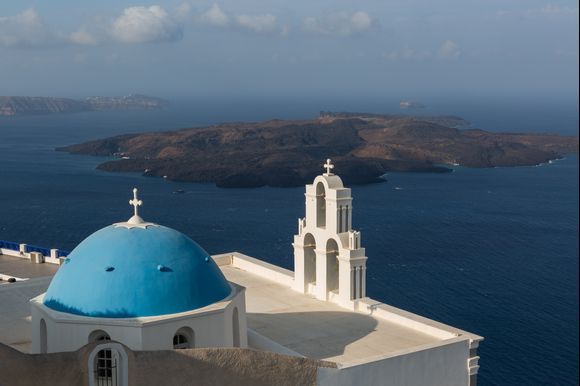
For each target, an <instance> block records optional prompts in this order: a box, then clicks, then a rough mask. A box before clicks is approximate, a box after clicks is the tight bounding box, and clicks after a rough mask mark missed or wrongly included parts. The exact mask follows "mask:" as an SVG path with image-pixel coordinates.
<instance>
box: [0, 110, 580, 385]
mask: <svg viewBox="0 0 580 386" xmlns="http://www.w3.org/2000/svg"><path fill="white" fill-rule="evenodd" d="M430 105H435V106H436V107H437V108H431V109H427V110H425V111H421V113H425V114H436V113H444V114H457V115H462V116H464V117H465V118H467V119H469V120H470V121H471V122H472V124H473V125H474V126H476V127H480V128H483V129H489V130H505V131H525V130H529V131H534V132H539V131H555V132H560V133H563V134H577V132H578V111H577V108H576V107H570V106H573V104H571V105H570V106H568V107H567V108H563V107H562V106H561V105H556V106H555V107H553V108H552V109H550V107H549V106H548V107H547V106H546V105H543V104H539V105H534V104H520V105H517V106H516V105H514V106H511V105H506V104H501V103H497V104H493V103H491V102H490V103H489V104H488V105H482V104H481V102H471V103H469V102H464V103H463V104H460V103H459V104H448V105H445V104H444V103H439V105H437V103H435V102H434V104H430ZM394 106H396V105H394V104H391V105H389V106H383V105H382V104H381V103H379V102H375V103H374V104H373V103H370V102H369V103H366V102H364V101H354V102H350V103H349V102H348V101H342V102H335V103H334V104H333V103H323V102H320V103H318V104H316V103H312V102H307V101H294V102H293V103H290V102H288V101H280V102H272V101H269V102H259V101H246V102H244V103H242V102H240V101H229V102H228V101H222V102H219V101H214V102H211V101H205V102H202V101H195V102H194V101H190V102H179V103H175V104H174V105H173V107H171V108H169V109H167V110H162V111H146V112H94V113H80V114H71V115H51V116H34V117H16V118H1V117H0V239H4V240H10V241H16V242H27V243H29V244H34V245H39V246H44V247H57V248H62V249H72V248H74V246H75V245H76V244H78V243H79V242H80V241H81V240H82V239H83V238H85V237H86V236H88V235H89V234H91V233H92V232H94V231H96V230H98V229H100V228H102V227H104V226H106V225H109V224H111V223H113V222H118V221H122V220H125V219H127V218H128V217H130V215H131V213H132V208H131V207H129V205H128V204H127V201H128V199H129V198H130V196H131V189H132V188H133V187H134V186H137V187H139V189H140V192H141V196H142V199H143V200H144V206H143V207H142V209H141V213H142V215H143V217H144V218H145V219H147V220H150V221H154V222H158V223H161V224H164V225H167V226H170V227H173V228H175V229H178V230H180V231H182V232H184V233H186V234H187V235H189V236H190V237H192V238H193V239H194V240H196V241H197V242H198V243H199V244H201V245H202V246H203V247H204V248H205V249H207V250H208V251H209V252H210V253H219V252H228V251H234V250H235V251H240V252H243V253H246V254H249V255H252V256H256V257H258V258H261V259H265V260H267V261H270V262H272V263H274V264H278V265H281V266H284V267H287V268H293V258H292V247H291V245H290V243H291V240H292V235H293V234H294V233H295V232H296V223H297V222H296V219H297V218H298V217H302V216H303V213H304V196H303V192H304V190H303V188H286V189H279V188H259V189H228V190H224V189H218V188H216V187H214V186H213V185H211V184H191V183H175V182H169V181H164V180H162V179H157V178H147V177H142V176H140V175H138V174H111V173H105V172H100V171H97V170H95V167H96V166H97V165H98V164H99V163H100V162H102V161H103V159H102V158H97V157H89V156H78V155H69V154H66V153H61V152H55V151H54V148H55V147H56V146H61V145H66V144H72V143H77V142H80V141H85V140H88V139H95V138H102V137H105V136H110V135H114V134H121V133H127V132H139V131H160V130H168V129H176V128H182V127H191V126H197V125H206V124H210V123H217V122H223V121H235V120H261V119H267V118H310V117H312V116H315V115H316V114H317V113H318V111H319V110H350V111H354V110H359V111H363V110H366V111H372V112H385V113H389V112H391V113H392V112H399V111H398V109H397V108H396V107H394ZM365 107H366V108H365ZM321 163H322V160H321ZM321 170H322V169H321ZM336 172H337V173H339V174H340V170H339V169H337V170H336ZM387 179H388V182H386V183H382V184H374V185H367V186H354V187H352V189H353V196H354V216H353V217H354V218H353V224H354V227H355V228H356V229H359V230H361V231H362V240H363V246H365V247H366V250H367V256H368V257H369V260H368V271H367V272H368V275H369V276H368V286H367V288H368V295H369V296H371V297H373V298H375V299H379V300H382V301H384V302H386V303H388V304H392V305H394V306H397V307H401V308H403V309H406V310H410V311H412V312H416V313H419V314H421V315H424V316H427V317H430V318H433V319H436V320H438V321H442V322H444V323H448V324H451V325H453V326H457V327H459V328H462V329H465V330H468V331H471V332H474V333H477V334H479V335H483V336H484V337H485V341H484V342H483V343H482V345H481V347H480V350H479V354H480V356H481V360H480V364H481V370H480V375H479V384H480V385H483V386H485V385H576V384H578V158H577V157H576V156H573V155H570V156H566V157H565V159H563V160H558V161H555V162H553V163H551V164H547V165H541V166H537V167H517V168H494V169H465V168H461V167H459V168H457V169H455V171H454V172H453V173H449V174H404V173H403V174H401V173H391V174H388V175H387ZM176 189H183V190H185V191H186V193H184V194H174V193H173V192H174V191H175V190H176Z"/></svg>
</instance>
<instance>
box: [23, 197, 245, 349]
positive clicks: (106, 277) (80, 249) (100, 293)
mask: <svg viewBox="0 0 580 386" xmlns="http://www.w3.org/2000/svg"><path fill="white" fill-rule="evenodd" d="M130 204H131V205H133V206H134V215H133V216H132V217H131V218H130V219H129V220H128V221H126V222H121V223H116V224H113V225H110V226H107V227H105V228H103V229H101V230H99V231H97V232H95V233H93V234H92V235H90V236H89V237H87V238H86V239H85V240H84V241H82V242H81V243H80V244H79V245H78V246H77V247H76V248H75V249H74V250H73V251H72V252H71V253H70V254H69V256H68V257H67V258H66V259H65V260H64V262H63V264H62V265H61V267H60V269H59V270H58V272H57V273H56V275H55V276H54V278H53V280H52V282H51V284H50V286H49V287H48V290H47V291H46V293H44V294H42V295H39V296H38V297H36V298H34V299H32V300H31V303H32V324H33V326H34V327H33V329H32V331H33V339H32V341H33V348H32V349H33V352H39V353H50V352H61V351H72V350H77V349H79V348H80V347H83V346H84V345H86V344H87V343H91V342H93V341H98V340H113V341H119V342H122V343H123V344H125V345H126V346H128V347H129V348H130V349H133V350H162V349H173V348H194V347H231V346H234V347H235V346H237V347H244V346H246V345H247V337H246V319H245V297H244V291H245V288H244V287H242V286H240V285H237V284H235V283H231V282H229V281H228V280H226V278H225V277H224V275H223V273H222V271H221V270H220V269H219V267H218V266H217V264H216V263H215V261H214V260H213V259H212V258H211V256H210V255H209V254H208V253H207V252H206V251H205V250H204V249H203V248H202V247H200V246H199V245H198V244H197V243H196V242H195V241H193V240H191V239H190V238H189V237H187V236H186V235H184V234H183V233H180V232H178V231H176V230H174V229H171V228H168V227H164V226H162V225H158V224H154V223H151V222H146V221H144V220H143V219H142V218H141V217H140V216H139V214H138V207H139V206H140V205H141V204H142V201H141V200H139V199H138V198H137V190H136V189H134V198H133V199H132V200H130ZM48 332H50V333H48Z"/></svg>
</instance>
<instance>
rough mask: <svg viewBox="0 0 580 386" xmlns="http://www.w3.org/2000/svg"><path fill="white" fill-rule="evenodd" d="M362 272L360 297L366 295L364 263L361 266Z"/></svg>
mask: <svg viewBox="0 0 580 386" xmlns="http://www.w3.org/2000/svg"><path fill="white" fill-rule="evenodd" d="M361 272H362V283H361V296H360V297H361V298H365V297H366V296H367V267H366V265H363V266H361Z"/></svg>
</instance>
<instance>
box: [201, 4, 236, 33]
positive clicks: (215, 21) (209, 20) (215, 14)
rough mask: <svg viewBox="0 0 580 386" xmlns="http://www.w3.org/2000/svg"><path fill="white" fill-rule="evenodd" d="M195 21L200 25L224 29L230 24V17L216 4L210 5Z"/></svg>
mask: <svg viewBox="0 0 580 386" xmlns="http://www.w3.org/2000/svg"><path fill="white" fill-rule="evenodd" d="M196 19H197V20H198V21H199V22H201V23H205V24H209V25H213V26H217V27H224V26H226V25H228V24H229V22H230V17H229V16H228V15H226V13H225V12H224V11H222V9H221V8H220V6H219V5H217V4H214V5H212V6H211V8H210V9H208V10H207V11H205V12H203V13H202V14H201V15H199V16H198V17H197V18H196Z"/></svg>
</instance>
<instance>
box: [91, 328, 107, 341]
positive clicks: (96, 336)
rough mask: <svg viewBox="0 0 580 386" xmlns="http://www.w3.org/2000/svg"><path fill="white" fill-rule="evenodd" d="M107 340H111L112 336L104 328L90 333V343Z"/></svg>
mask: <svg viewBox="0 0 580 386" xmlns="http://www.w3.org/2000/svg"><path fill="white" fill-rule="evenodd" d="M105 340H111V337H110V336H109V334H107V333H106V332H105V331H103V330H95V331H93V332H91V333H90V334H89V343H92V342H103V341H105Z"/></svg>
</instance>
